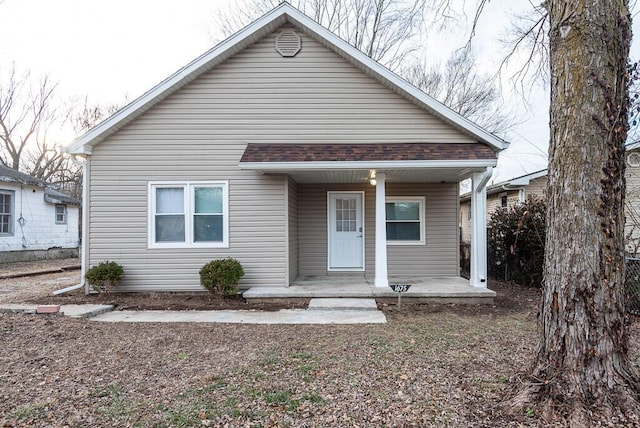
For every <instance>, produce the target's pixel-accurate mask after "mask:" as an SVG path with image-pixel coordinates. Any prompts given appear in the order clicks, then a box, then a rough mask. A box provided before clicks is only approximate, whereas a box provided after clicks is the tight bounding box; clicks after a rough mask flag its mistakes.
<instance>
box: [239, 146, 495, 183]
mask: <svg viewBox="0 0 640 428" xmlns="http://www.w3.org/2000/svg"><path fill="white" fill-rule="evenodd" d="M496 161H497V155H496V153H495V152H494V151H493V150H491V149H490V148H489V147H487V146H486V145H484V144H480V143H464V144H460V143H448V144H443V143H385V144H381V143H378V144H364V143H361V144H249V145H247V148H246V150H245V152H244V153H243V155H242V158H241V159H240V164H239V166H240V168H241V169H246V170H255V171H260V172H262V173H264V174H288V175H289V176H291V177H292V178H293V179H294V180H296V181H297V182H299V183H368V181H369V178H370V177H371V174H372V171H373V170H375V171H376V173H378V174H379V173H385V174H386V178H387V180H389V181H391V182H442V181H444V182H459V181H461V180H464V179H465V178H467V177H469V176H470V175H471V174H472V173H474V172H481V171H484V170H486V168H487V167H493V166H495V165H496Z"/></svg>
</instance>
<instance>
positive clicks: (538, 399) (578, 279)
mask: <svg viewBox="0 0 640 428" xmlns="http://www.w3.org/2000/svg"><path fill="white" fill-rule="evenodd" d="M545 7H546V9H547V11H548V13H549V43H550V44H549V53H550V65H551V74H550V76H551V109H550V118H551V145H550V164H549V181H548V187H547V198H548V211H547V225H548V226H547V239H546V242H547V244H546V251H545V288H544V294H543V299H542V305H541V313H540V317H539V343H538V347H537V352H536V356H535V359H534V364H533V369H532V375H531V381H530V382H528V383H526V384H525V385H524V388H523V390H521V391H520V393H519V395H518V396H517V397H516V398H515V399H514V400H513V402H512V403H511V404H516V405H517V406H519V407H525V408H532V409H535V410H537V411H539V412H540V414H541V416H542V417H543V419H544V420H545V422H546V423H549V424H566V425H568V426H594V425H599V424H609V423H611V422H612V421H613V423H614V424H616V425H618V426H621V425H624V426H631V425H634V426H637V425H638V424H639V423H640V411H639V404H640V402H639V399H638V397H639V395H638V394H639V393H640V381H639V378H638V375H637V373H636V372H635V370H634V368H633V367H632V366H631V364H630V363H629V359H628V344H627V335H626V332H625V322H624V289H623V286H624V284H623V281H624V229H623V228H624V199H625V163H624V144H625V140H626V137H627V131H628V112H627V109H628V98H627V95H628V87H627V77H628V74H627V60H628V54H629V47H630V40H631V19H630V15H629V3H628V1H627V0H610V1H606V2H591V1H587V0H549V1H547V2H546V3H545Z"/></svg>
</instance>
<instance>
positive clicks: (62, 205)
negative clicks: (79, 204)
mask: <svg viewBox="0 0 640 428" xmlns="http://www.w3.org/2000/svg"><path fill="white" fill-rule="evenodd" d="M58 207H62V208H63V212H62V221H58ZM53 212H54V214H55V220H56V224H67V206H66V205H64V204H56V205H55V208H54V209H53Z"/></svg>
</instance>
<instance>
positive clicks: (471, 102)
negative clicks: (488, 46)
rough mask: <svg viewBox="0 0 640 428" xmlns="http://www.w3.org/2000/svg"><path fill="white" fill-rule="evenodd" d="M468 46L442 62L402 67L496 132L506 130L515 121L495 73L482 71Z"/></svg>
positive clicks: (410, 76) (418, 83)
mask: <svg viewBox="0 0 640 428" xmlns="http://www.w3.org/2000/svg"><path fill="white" fill-rule="evenodd" d="M477 68H478V67H477V63H476V60H475V57H474V56H473V54H472V52H471V50H470V49H461V50H459V51H457V52H455V53H454V54H453V55H452V56H451V58H449V60H448V61H447V62H446V64H445V65H444V67H442V66H438V65H435V66H431V67H429V66H427V65H426V64H425V63H415V64H414V65H412V66H410V67H407V68H405V69H402V70H401V72H400V74H402V75H403V76H405V78H406V79H407V81H409V82H410V83H411V84H413V85H414V86H416V87H418V88H420V89H422V90H423V91H424V92H426V93H428V94H429V95H431V96H432V97H434V98H436V99H437V100H438V101H440V102H441V103H443V104H445V105H446V106H448V107H449V108H451V109H452V110H454V111H456V112H457V113H460V114H461V115H462V116H464V117H466V118H467V119H470V120H472V121H474V122H475V123H477V124H478V125H480V126H482V127H484V128H485V129H487V130H488V131H490V132H493V133H495V134H505V133H506V132H507V131H508V130H510V129H511V128H512V127H513V126H514V125H515V124H516V121H515V119H514V118H513V116H512V115H511V114H510V113H509V112H508V110H507V109H506V108H505V107H504V105H503V103H502V101H501V94H500V90H499V88H498V86H497V85H496V83H495V77H493V76H489V75H482V74H480V73H478V72H476V70H477Z"/></svg>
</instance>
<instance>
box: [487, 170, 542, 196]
mask: <svg viewBox="0 0 640 428" xmlns="http://www.w3.org/2000/svg"><path fill="white" fill-rule="evenodd" d="M547 171H548V170H547V169H543V170H540V171H536V172H532V173H531V174H527V175H523V176H521V177H516V178H514V179H511V180H507V181H502V182H500V183H496V184H493V185H491V186H489V187H487V191H488V192H490V193H495V192H496V191H497V190H500V191H502V190H513V189H509V187H522V186H528V185H529V183H530V182H531V180H535V179H536V178H540V177H544V176H545V175H547Z"/></svg>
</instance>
